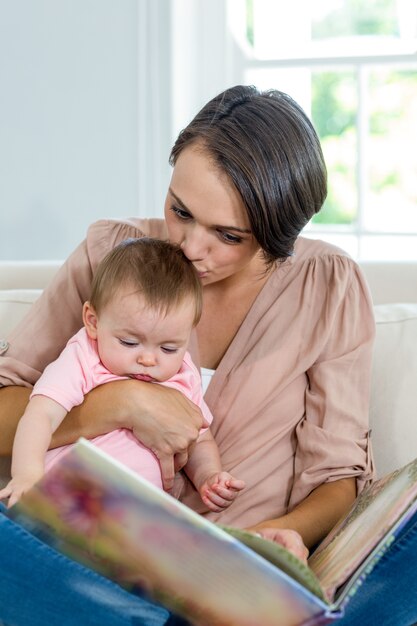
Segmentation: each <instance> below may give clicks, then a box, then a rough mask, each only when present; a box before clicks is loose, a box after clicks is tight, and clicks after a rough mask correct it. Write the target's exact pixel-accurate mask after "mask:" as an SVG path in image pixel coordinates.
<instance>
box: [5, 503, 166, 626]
mask: <svg viewBox="0 0 417 626" xmlns="http://www.w3.org/2000/svg"><path fill="white" fill-rule="evenodd" d="M2 511H4V507H3V505H1V504H0V625H1V626H45V625H46V624H50V625H51V626H53V625H55V624H59V625H60V626H79V624H82V625H83V626H142V625H144V626H145V625H146V626H162V625H164V624H166V623H167V620H168V619H169V618H170V614H169V612H168V611H167V610H166V609H164V608H163V607H161V606H159V605H157V604H153V603H152V602H150V601H148V600H146V599H144V598H141V597H139V596H138V595H134V594H131V593H128V592H127V591H125V590H124V589H122V588H121V587H119V586H118V585H115V584H114V583H112V582H111V581H110V580H108V579H107V578H104V577H102V576H100V575H98V574H96V573H95V572H93V571H91V570H89V569H87V568H85V567H83V566H82V565H80V564H79V563H75V562H74V561H72V560H70V559H68V558H67V557H65V556H63V555H62V554H59V553H58V552H56V551H55V550H54V549H52V548H51V547H49V546H48V545H45V544H44V543H42V542H41V541H40V540H39V539H37V538H36V537H34V536H33V535H32V534H30V533H29V532H27V531H26V530H25V529H23V528H22V527H21V526H19V525H18V524H16V523H15V522H13V521H11V520H9V519H8V518H7V517H5V516H4V515H3V513H2ZM170 620H171V621H170V624H171V623H172V624H175V620H176V618H174V617H173V616H172V617H171V618H170Z"/></svg>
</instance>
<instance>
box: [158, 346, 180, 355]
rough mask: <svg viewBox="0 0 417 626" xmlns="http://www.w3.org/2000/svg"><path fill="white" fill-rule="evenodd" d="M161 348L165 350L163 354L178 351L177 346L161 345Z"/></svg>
mask: <svg viewBox="0 0 417 626" xmlns="http://www.w3.org/2000/svg"><path fill="white" fill-rule="evenodd" d="M161 350H162V352H165V354H175V353H176V352H178V348H170V347H169V346H161Z"/></svg>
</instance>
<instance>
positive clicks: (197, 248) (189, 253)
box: [180, 226, 207, 262]
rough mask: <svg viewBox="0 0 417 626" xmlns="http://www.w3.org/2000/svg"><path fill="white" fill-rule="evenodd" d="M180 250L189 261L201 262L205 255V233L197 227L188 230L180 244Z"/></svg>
mask: <svg viewBox="0 0 417 626" xmlns="http://www.w3.org/2000/svg"><path fill="white" fill-rule="evenodd" d="M180 247H181V250H182V251H183V252H184V254H185V256H186V257H187V259H189V260H190V261H193V262H194V261H201V260H202V259H204V258H205V257H206V255H207V233H205V232H204V231H203V230H202V229H199V228H198V226H195V227H193V228H188V229H187V230H186V232H185V234H184V238H183V240H182V242H181V244H180Z"/></svg>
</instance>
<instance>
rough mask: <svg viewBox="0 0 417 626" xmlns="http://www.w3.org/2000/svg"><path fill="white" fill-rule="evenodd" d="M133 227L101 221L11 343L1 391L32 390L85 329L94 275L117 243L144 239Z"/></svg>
mask: <svg viewBox="0 0 417 626" xmlns="http://www.w3.org/2000/svg"><path fill="white" fill-rule="evenodd" d="M141 234H142V233H141V231H140V230H139V228H138V226H137V225H135V223H134V222H133V221H126V222H119V221H116V220H101V221H99V222H96V223H94V224H93V225H92V226H90V228H89V229H88V232H87V238H86V239H85V240H84V241H83V242H82V243H81V244H80V245H79V246H78V247H77V248H76V250H75V251H74V252H73V253H72V254H71V256H70V257H69V258H68V259H67V261H66V262H65V263H64V264H63V266H62V267H61V268H60V269H59V270H58V272H57V274H56V275H55V277H54V278H53V279H52V281H51V283H50V284H49V285H48V287H46V289H45V290H44V291H43V293H42V295H41V296H40V297H39V299H38V300H37V301H36V302H35V303H34V304H33V306H32V307H31V308H30V311H29V312H28V314H27V315H26V316H25V317H24V318H23V320H22V321H21V322H20V323H19V324H18V325H17V326H16V327H15V328H14V330H13V331H12V332H11V333H10V335H9V337H8V338H7V343H8V348H7V350H6V351H3V354H2V356H1V357H0V386H7V385H20V386H24V387H31V386H33V385H34V383H35V382H36V381H37V380H38V378H39V376H40V375H41V373H42V371H43V370H44V368H45V367H46V365H47V364H48V363H51V362H52V361H53V360H55V359H56V358H57V356H58V355H59V354H60V352H61V351H62V349H63V348H64V346H65V344H66V343H67V341H68V340H69V338H70V337H71V336H72V335H74V334H75V333H76V332H77V331H78V330H79V329H80V328H81V325H82V306H83V303H84V302H85V301H86V300H88V298H89V295H90V287H91V281H92V277H93V274H94V271H95V269H96V267H97V265H98V264H99V262H100V261H101V259H102V258H103V257H104V255H105V254H106V253H107V252H108V251H109V250H111V249H112V248H113V247H114V246H115V245H116V244H117V243H118V242H120V241H122V240H123V239H126V238H128V237H139V236H141Z"/></svg>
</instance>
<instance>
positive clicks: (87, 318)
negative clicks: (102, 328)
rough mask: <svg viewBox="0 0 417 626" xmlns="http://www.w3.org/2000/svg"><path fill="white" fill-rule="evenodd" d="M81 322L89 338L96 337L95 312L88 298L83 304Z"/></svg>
mask: <svg viewBox="0 0 417 626" xmlns="http://www.w3.org/2000/svg"><path fill="white" fill-rule="evenodd" d="M83 323H84V326H85V329H86V331H87V335H88V336H89V337H90V339H97V313H96V312H95V310H94V307H93V306H92V305H91V304H90V302H89V301H88V300H87V302H84V306H83Z"/></svg>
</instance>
